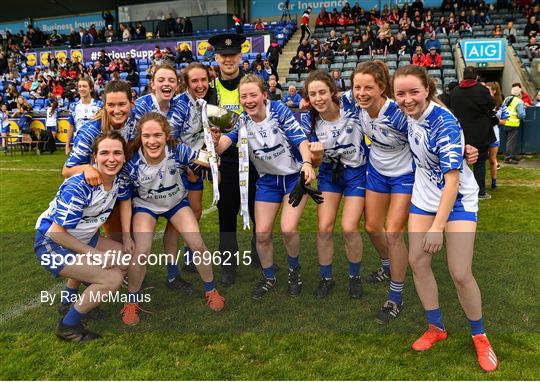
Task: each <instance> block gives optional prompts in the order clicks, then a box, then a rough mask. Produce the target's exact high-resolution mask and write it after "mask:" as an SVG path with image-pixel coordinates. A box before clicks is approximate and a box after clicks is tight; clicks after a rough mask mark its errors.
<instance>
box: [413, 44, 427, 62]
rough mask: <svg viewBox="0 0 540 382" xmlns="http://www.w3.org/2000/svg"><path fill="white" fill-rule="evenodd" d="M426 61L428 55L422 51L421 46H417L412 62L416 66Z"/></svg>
mask: <svg viewBox="0 0 540 382" xmlns="http://www.w3.org/2000/svg"><path fill="white" fill-rule="evenodd" d="M425 61H426V55H425V54H424V52H423V51H422V47H421V46H417V47H416V52H415V53H414V54H413V56H412V64H413V65H416V66H423V65H424V62H425Z"/></svg>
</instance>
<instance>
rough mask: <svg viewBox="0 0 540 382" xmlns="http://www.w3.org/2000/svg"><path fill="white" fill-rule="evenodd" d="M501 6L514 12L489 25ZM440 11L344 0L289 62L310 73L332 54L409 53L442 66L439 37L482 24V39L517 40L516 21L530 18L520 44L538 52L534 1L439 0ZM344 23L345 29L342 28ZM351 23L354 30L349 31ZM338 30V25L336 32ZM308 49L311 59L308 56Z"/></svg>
mask: <svg viewBox="0 0 540 382" xmlns="http://www.w3.org/2000/svg"><path fill="white" fill-rule="evenodd" d="M499 10H507V11H510V12H512V15H513V16H512V19H509V20H507V23H506V25H501V24H495V25H494V24H493V23H492V18H491V15H492V14H496V13H497V12H498V11H499ZM441 11H442V13H443V15H441V16H438V17H437V18H435V17H434V14H433V10H431V9H424V5H423V2H422V1H421V0H415V1H414V2H413V3H412V4H408V3H405V4H404V5H403V6H402V7H399V6H398V5H395V6H394V7H393V8H392V9H390V8H389V6H388V5H384V6H383V8H382V9H381V10H379V9H377V8H375V7H374V8H372V9H371V10H369V11H367V10H366V9H364V8H362V7H360V5H359V3H358V2H356V3H355V5H354V6H352V7H351V6H350V4H349V3H348V2H345V5H344V7H343V8H342V9H341V10H338V9H337V8H334V9H333V10H332V11H328V10H326V9H325V8H324V7H323V8H322V9H321V11H320V13H319V14H318V16H317V18H316V21H315V25H316V27H319V28H320V27H324V29H325V30H326V31H328V30H329V31H328V32H327V33H328V34H327V35H326V36H325V37H324V38H313V39H311V40H308V39H304V40H303V41H302V42H301V43H300V45H299V46H298V50H297V55H296V56H295V57H293V58H292V60H291V69H290V73H292V74H297V73H309V72H310V71H312V70H314V69H316V68H317V66H318V65H320V64H328V65H330V64H332V63H333V62H334V58H335V57H336V56H345V57H348V56H351V55H356V56H357V57H358V58H360V56H365V55H398V56H399V55H412V63H413V64H415V65H421V66H424V67H426V68H428V69H440V68H441V65H442V57H441V55H440V53H441V42H440V41H439V39H438V38H437V36H438V35H441V34H444V35H449V36H458V37H463V36H468V35H470V34H471V33H472V31H473V28H476V27H481V28H483V30H484V31H485V35H486V37H506V38H507V39H508V40H509V42H510V43H515V42H516V36H517V34H518V32H517V31H516V28H515V27H514V21H513V20H514V19H520V18H525V19H527V20H528V22H527V25H526V27H525V29H524V31H523V35H524V36H527V37H528V38H529V43H528V44H527V45H526V46H524V49H525V50H526V52H527V55H528V57H530V58H534V57H535V56H537V55H540V50H539V48H540V47H539V45H538V43H537V41H536V35H537V33H538V31H539V30H540V27H539V24H538V22H537V19H538V17H540V4H539V3H538V1H536V2H534V1H532V0H514V1H506V0H499V1H497V3H496V4H486V2H485V1H484V0H463V1H461V0H460V1H453V0H443V2H442V4H441ZM343 27H346V28H347V29H346V31H343ZM352 27H354V32H352V31H349V30H350V28H352ZM337 29H341V32H338V31H337ZM308 53H311V57H309V58H308Z"/></svg>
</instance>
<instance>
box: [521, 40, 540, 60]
mask: <svg viewBox="0 0 540 382" xmlns="http://www.w3.org/2000/svg"><path fill="white" fill-rule="evenodd" d="M523 49H524V50H525V53H527V57H529V60H532V59H534V58H536V57H540V45H538V43H537V42H536V37H534V36H531V38H530V39H529V43H528V44H527V45H525V46H524V47H523Z"/></svg>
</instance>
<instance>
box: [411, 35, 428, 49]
mask: <svg viewBox="0 0 540 382" xmlns="http://www.w3.org/2000/svg"><path fill="white" fill-rule="evenodd" d="M425 45H426V41H425V40H424V35H423V34H419V35H416V36H415V38H414V40H413V41H412V43H411V49H412V50H413V51H415V52H416V51H417V50H418V49H417V48H418V47H420V48H422V51H423V52H426V50H425V48H424V46H425Z"/></svg>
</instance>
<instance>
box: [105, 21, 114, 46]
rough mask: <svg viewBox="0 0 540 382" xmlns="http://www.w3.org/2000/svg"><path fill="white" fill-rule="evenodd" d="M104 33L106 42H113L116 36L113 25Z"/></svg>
mask: <svg viewBox="0 0 540 382" xmlns="http://www.w3.org/2000/svg"><path fill="white" fill-rule="evenodd" d="M103 35H104V36H105V42H108V43H111V42H113V40H114V38H115V34H114V30H113V27H112V25H108V26H107V30H106V31H105V33H104V34H103Z"/></svg>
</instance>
